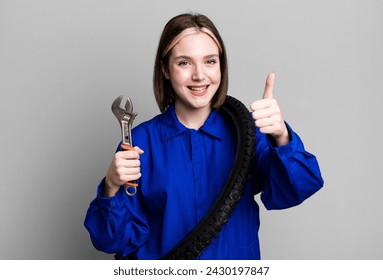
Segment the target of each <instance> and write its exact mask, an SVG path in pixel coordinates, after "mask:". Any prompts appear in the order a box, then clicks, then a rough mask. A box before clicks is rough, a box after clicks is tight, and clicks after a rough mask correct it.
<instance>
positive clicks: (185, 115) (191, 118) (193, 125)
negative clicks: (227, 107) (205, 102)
mask: <svg viewBox="0 0 383 280" xmlns="http://www.w3.org/2000/svg"><path fill="white" fill-rule="evenodd" d="M175 111H176V115H177V118H178V120H179V121H180V122H181V123H182V124H183V125H184V126H185V127H187V128H189V129H196V130H198V129H199V128H200V127H201V126H203V124H204V123H205V122H206V120H207V118H208V117H209V114H210V112H211V108H210V107H204V108H201V109H194V108H185V107H182V106H177V102H176V104H175Z"/></svg>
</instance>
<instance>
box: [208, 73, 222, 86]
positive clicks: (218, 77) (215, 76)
mask: <svg viewBox="0 0 383 280" xmlns="http://www.w3.org/2000/svg"><path fill="white" fill-rule="evenodd" d="M209 76H210V79H211V81H212V82H214V83H215V84H220V83H221V71H220V70H219V69H218V70H213V71H211V73H210V75H209Z"/></svg>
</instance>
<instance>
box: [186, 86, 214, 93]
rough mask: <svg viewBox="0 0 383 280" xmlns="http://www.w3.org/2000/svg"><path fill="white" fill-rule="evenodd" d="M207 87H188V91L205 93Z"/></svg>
mask: <svg viewBox="0 0 383 280" xmlns="http://www.w3.org/2000/svg"><path fill="white" fill-rule="evenodd" d="M208 87H209V86H208V85H207V86H203V87H193V86H188V89H190V90H191V91H194V92H203V91H205V90H206V89H207V88H208Z"/></svg>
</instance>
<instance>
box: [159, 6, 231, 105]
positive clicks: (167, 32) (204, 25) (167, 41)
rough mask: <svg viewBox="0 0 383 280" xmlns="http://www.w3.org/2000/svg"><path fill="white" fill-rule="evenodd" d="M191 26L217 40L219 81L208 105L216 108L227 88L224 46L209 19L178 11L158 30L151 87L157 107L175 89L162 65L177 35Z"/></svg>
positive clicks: (169, 99)
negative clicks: (177, 13)
mask: <svg viewBox="0 0 383 280" xmlns="http://www.w3.org/2000/svg"><path fill="white" fill-rule="evenodd" d="M189 28H195V29H196V30H198V31H201V32H204V33H206V34H208V35H209V36H210V37H212V38H213V39H214V41H215V42H216V43H217V45H218V48H219V51H220V55H219V59H220V68H221V69H220V70H221V83H220V86H219V88H218V89H217V92H216V94H215V95H214V97H213V99H212V104H211V106H212V107H213V108H219V107H220V106H221V105H222V104H223V102H225V99H226V94H227V90H228V68H227V56H226V50H225V46H224V44H223V41H222V38H221V36H220V34H219V32H218V30H217V28H216V27H215V26H214V24H213V22H212V21H211V20H210V19H209V18H208V17H206V16H204V15H200V14H189V13H188V14H181V15H178V16H175V17H174V18H172V19H171V20H170V21H169V22H168V23H167V24H166V25H165V28H164V30H163V31H162V35H161V38H160V42H159V44H158V49H157V54H156V60H155V63H154V73H153V89H154V96H155V98H156V101H157V104H158V107H159V108H160V111H161V112H163V111H165V109H166V108H167V107H168V106H169V105H170V104H171V103H173V102H174V98H175V92H174V90H173V87H172V85H171V82H170V80H168V79H166V78H165V76H164V74H163V67H165V68H167V67H168V63H169V57H170V52H171V49H172V48H173V47H174V42H175V40H176V39H177V37H178V36H179V35H180V34H181V33H182V32H183V31H184V30H186V29H189Z"/></svg>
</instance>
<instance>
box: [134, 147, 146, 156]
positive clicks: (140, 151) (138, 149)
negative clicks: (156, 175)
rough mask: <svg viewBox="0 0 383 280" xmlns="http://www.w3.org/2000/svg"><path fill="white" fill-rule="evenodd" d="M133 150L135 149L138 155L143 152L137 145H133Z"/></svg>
mask: <svg viewBox="0 0 383 280" xmlns="http://www.w3.org/2000/svg"><path fill="white" fill-rule="evenodd" d="M134 150H135V151H136V152H137V153H139V154H140V155H142V154H143V153H144V151H143V150H141V148H140V147H138V146H135V147H134Z"/></svg>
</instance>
